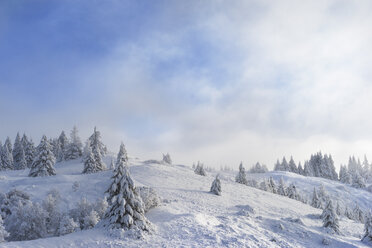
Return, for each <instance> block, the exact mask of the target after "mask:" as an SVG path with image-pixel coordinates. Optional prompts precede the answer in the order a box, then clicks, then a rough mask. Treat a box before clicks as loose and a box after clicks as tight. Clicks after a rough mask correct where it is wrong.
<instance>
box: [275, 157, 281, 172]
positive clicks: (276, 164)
mask: <svg viewBox="0 0 372 248" xmlns="http://www.w3.org/2000/svg"><path fill="white" fill-rule="evenodd" d="M282 170H283V169H282V165H281V164H280V162H279V159H277V160H276V163H275V166H274V171H282Z"/></svg>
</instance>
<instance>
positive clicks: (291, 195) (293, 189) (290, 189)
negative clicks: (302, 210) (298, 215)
mask: <svg viewBox="0 0 372 248" xmlns="http://www.w3.org/2000/svg"><path fill="white" fill-rule="evenodd" d="M287 196H288V197H289V198H291V199H295V200H298V193H297V189H296V186H295V185H294V184H293V183H292V184H291V185H289V187H288V189H287Z"/></svg>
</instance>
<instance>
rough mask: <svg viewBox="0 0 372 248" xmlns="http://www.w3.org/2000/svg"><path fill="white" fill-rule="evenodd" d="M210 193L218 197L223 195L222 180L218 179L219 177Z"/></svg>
mask: <svg viewBox="0 0 372 248" xmlns="http://www.w3.org/2000/svg"><path fill="white" fill-rule="evenodd" d="M210 192H212V193H213V194H216V195H221V180H220V179H219V178H218V175H217V176H216V178H215V179H214V181H213V183H212V186H211V190H210Z"/></svg>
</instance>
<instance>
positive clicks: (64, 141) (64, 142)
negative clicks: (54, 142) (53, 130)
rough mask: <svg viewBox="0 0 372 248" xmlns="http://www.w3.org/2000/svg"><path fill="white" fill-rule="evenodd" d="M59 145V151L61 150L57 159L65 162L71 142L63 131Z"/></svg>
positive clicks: (59, 138)
mask: <svg viewBox="0 0 372 248" xmlns="http://www.w3.org/2000/svg"><path fill="white" fill-rule="evenodd" d="M58 144H59V146H58V148H57V149H59V151H58V155H57V157H58V159H61V160H59V161H62V160H65V158H66V154H67V152H66V151H67V147H68V145H69V141H68V138H67V136H66V134H65V131H62V132H61V134H60V135H59V137H58Z"/></svg>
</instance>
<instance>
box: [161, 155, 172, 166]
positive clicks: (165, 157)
mask: <svg viewBox="0 0 372 248" xmlns="http://www.w3.org/2000/svg"><path fill="white" fill-rule="evenodd" d="M163 163H165V164H169V165H171V164H172V159H171V157H170V155H169V153H167V154H165V155H164V154H163Z"/></svg>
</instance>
